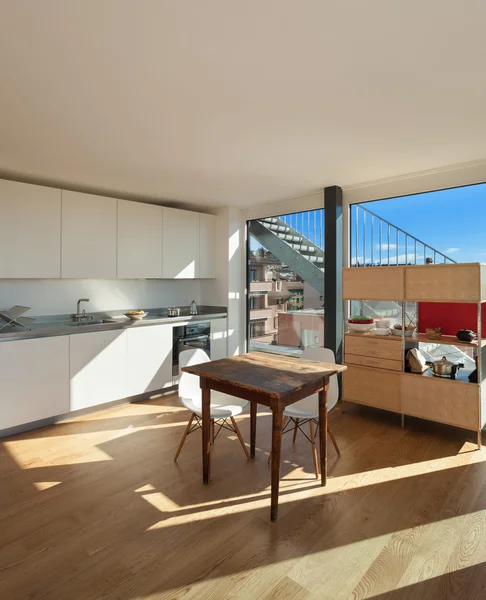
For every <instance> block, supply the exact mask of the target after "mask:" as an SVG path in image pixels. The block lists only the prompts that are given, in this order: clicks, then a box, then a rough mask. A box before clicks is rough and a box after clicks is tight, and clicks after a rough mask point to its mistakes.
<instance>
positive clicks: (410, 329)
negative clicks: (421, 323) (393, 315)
mask: <svg viewBox="0 0 486 600" xmlns="http://www.w3.org/2000/svg"><path fill="white" fill-rule="evenodd" d="M402 331H403V328H402V326H401V325H394V327H393V329H392V330H391V332H392V334H393V335H396V336H400V337H401V335H402ZM414 332H415V327H414V326H413V325H407V327H405V333H404V336H405V337H412V336H413V334H414Z"/></svg>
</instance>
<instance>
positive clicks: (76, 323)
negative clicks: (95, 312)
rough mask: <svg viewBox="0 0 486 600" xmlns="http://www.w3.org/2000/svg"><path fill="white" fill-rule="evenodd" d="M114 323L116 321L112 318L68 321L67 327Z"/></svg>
mask: <svg viewBox="0 0 486 600" xmlns="http://www.w3.org/2000/svg"><path fill="white" fill-rule="evenodd" d="M110 324H111V325H114V324H116V321H114V320H113V319H100V320H93V321H76V322H73V323H68V326H69V327H89V326H90V325H110Z"/></svg>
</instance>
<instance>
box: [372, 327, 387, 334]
mask: <svg viewBox="0 0 486 600" xmlns="http://www.w3.org/2000/svg"><path fill="white" fill-rule="evenodd" d="M373 333H374V334H375V335H390V328H389V327H377V328H376V329H373Z"/></svg>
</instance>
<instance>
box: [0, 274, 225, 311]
mask: <svg viewBox="0 0 486 600" xmlns="http://www.w3.org/2000/svg"><path fill="white" fill-rule="evenodd" d="M79 298H90V300H91V302H90V303H89V306H87V307H86V310H87V312H98V311H108V310H127V309H130V308H134V309H135V308H158V307H163V306H171V305H172V304H176V305H177V306H181V305H187V304H190V303H191V301H192V300H196V302H198V303H199V302H200V301H201V282H200V281H190V280H187V281H184V280H178V281H169V280H140V279H133V280H131V279H130V280H127V279H2V280H0V309H1V308H10V307H11V306H13V305H15V304H20V305H22V306H31V307H32V310H31V311H29V312H28V313H27V314H26V315H25V316H36V315H53V314H65V313H74V312H76V302H77V300H78V299H79ZM225 305H226V304H225Z"/></svg>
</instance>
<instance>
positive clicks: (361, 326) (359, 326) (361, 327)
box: [348, 323, 375, 333]
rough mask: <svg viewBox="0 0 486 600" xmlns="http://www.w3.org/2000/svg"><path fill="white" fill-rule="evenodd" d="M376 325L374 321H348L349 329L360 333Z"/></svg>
mask: <svg viewBox="0 0 486 600" xmlns="http://www.w3.org/2000/svg"><path fill="white" fill-rule="evenodd" d="M374 327H375V324H374V323H348V328H349V331H356V332H358V333H366V332H367V331H370V330H371V329H374Z"/></svg>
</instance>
